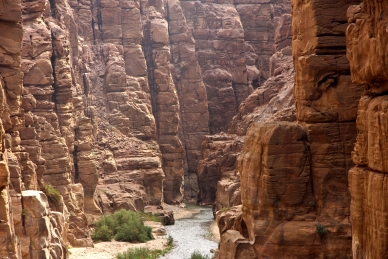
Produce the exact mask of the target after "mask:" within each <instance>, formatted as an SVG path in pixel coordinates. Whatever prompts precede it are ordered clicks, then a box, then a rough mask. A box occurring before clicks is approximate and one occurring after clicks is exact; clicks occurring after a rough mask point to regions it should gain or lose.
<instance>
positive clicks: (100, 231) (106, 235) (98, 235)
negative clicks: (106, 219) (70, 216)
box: [92, 225, 113, 241]
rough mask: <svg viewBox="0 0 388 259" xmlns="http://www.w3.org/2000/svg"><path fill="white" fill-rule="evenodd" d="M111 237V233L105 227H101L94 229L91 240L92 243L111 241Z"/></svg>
mask: <svg viewBox="0 0 388 259" xmlns="http://www.w3.org/2000/svg"><path fill="white" fill-rule="evenodd" d="M112 236H113V232H112V231H111V230H110V229H109V227H108V226H107V225H101V226H100V227H98V228H97V227H96V228H95V230H94V232H93V234H92V239H93V240H94V241H97V240H101V241H111V240H112Z"/></svg>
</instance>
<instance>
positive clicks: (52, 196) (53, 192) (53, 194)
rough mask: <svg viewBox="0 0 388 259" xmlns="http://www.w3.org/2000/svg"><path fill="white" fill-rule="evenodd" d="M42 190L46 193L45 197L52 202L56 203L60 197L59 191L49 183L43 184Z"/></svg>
mask: <svg viewBox="0 0 388 259" xmlns="http://www.w3.org/2000/svg"><path fill="white" fill-rule="evenodd" d="M42 192H43V193H44V194H46V196H47V199H48V200H49V201H50V202H52V203H53V204H58V203H59V202H60V201H61V199H62V196H61V193H60V192H59V191H58V190H57V189H55V187H54V186H52V185H51V184H45V185H43V188H42Z"/></svg>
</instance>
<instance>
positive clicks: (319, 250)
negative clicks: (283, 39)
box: [217, 0, 377, 259]
mask: <svg viewBox="0 0 388 259" xmlns="http://www.w3.org/2000/svg"><path fill="white" fill-rule="evenodd" d="M291 3H292V39H293V42H292V54H293V61H294V66H295V85H294V87H293V96H294V99H295V108H296V110H295V112H294V113H293V112H292V109H285V112H283V113H282V114H283V115H285V114H288V115H287V116H272V117H271V118H265V116H263V118H261V119H260V116H257V115H256V117H255V115H254V114H252V109H251V111H249V110H248V111H249V112H248V113H249V114H250V115H248V117H251V118H256V119H255V120H254V122H253V123H251V124H250V127H249V128H248V130H247V131H246V130H245V132H246V136H245V138H244V147H243V150H242V151H241V155H240V156H239V159H238V166H237V169H238V174H240V193H241V201H242V205H241V206H237V207H234V208H232V209H229V210H226V211H225V210H221V211H219V212H218V213H217V222H218V225H219V227H220V231H221V234H222V236H221V242H220V249H219V254H218V257H217V258H223V259H224V258H352V248H351V247H352V246H351V243H352V231H351V221H350V209H349V208H350V198H351V197H350V194H349V190H348V171H349V169H350V168H351V167H352V166H353V165H354V164H353V162H352V160H351V152H352V150H353V146H354V143H355V142H356V135H357V129H356V122H355V120H356V116H357V109H358V107H357V106H358V103H359V100H360V97H361V95H362V93H363V90H364V89H363V87H362V85H360V82H357V81H355V82H354V83H353V82H352V80H351V77H350V65H349V62H348V60H347V58H346V47H347V46H346V38H345V30H346V28H347V26H348V23H347V18H346V13H347V9H348V7H349V6H350V5H352V4H358V3H359V1H339V2H336V3H332V1H318V0H317V1H310V2H305V1H291ZM249 99H250V98H248V99H247V100H246V101H245V102H248V103H249ZM361 103H363V102H362V101H361ZM248 107H249V106H248ZM253 107H256V106H253ZM243 108H244V106H243V105H242V106H240V110H241V109H243ZM255 109H256V111H257V109H258V108H255ZM245 117H247V115H245ZM359 120H360V119H359V118H358V119H357V121H359ZM357 124H360V123H359V122H357ZM239 125H244V126H243V127H239ZM245 125H246V124H245V123H244V122H243V123H242V124H241V122H240V123H232V127H231V129H230V131H231V132H241V133H244V129H247V127H245ZM362 125H364V124H362ZM359 136H360V135H359ZM357 139H360V137H357ZM363 139H366V137H364V138H363ZM356 150H357V149H356ZM355 163H356V162H355ZM352 170H354V169H352ZM351 175H352V174H351ZM353 179H356V178H355V177H353V178H352V177H350V180H351V181H358V182H359V181H360V180H353ZM351 186H352V185H351ZM354 188H356V187H354ZM357 197H359V200H360V201H359V202H361V201H363V199H362V198H361V196H360V194H359V193H357ZM352 204H354V202H353V201H352ZM355 206H357V208H354V207H355ZM359 206H360V205H352V208H353V210H354V209H357V210H358V212H359V211H360V207H359ZM365 206H367V205H365ZM220 207H222V205H221V206H220ZM356 217H357V219H358V216H356ZM352 222H353V218H352ZM359 222H360V223H359V224H360V227H359V229H361V224H364V221H362V220H360V221H359ZM361 222H362V223H361ZM360 231H361V230H360ZM362 235H364V237H365V234H362V233H361V236H362ZM353 242H354V241H353ZM360 243H361V242H360ZM353 249H354V248H353ZM359 258H364V257H363V256H361V257H359ZM376 258H377V257H376Z"/></svg>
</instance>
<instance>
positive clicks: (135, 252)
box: [116, 236, 174, 259]
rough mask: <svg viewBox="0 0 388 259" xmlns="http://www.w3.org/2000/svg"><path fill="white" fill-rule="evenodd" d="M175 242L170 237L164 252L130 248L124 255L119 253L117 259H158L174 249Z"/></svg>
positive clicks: (144, 248)
mask: <svg viewBox="0 0 388 259" xmlns="http://www.w3.org/2000/svg"><path fill="white" fill-rule="evenodd" d="M173 243H174V240H173V238H172V237H171V236H168V239H167V244H166V248H165V249H164V250H150V249H149V248H146V247H141V248H135V249H133V248H130V249H128V250H127V251H126V252H124V253H119V254H118V255H117V257H116V258H117V259H156V258H158V257H159V256H162V255H165V254H167V253H168V252H169V251H170V250H171V249H172V247H173Z"/></svg>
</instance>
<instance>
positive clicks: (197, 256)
mask: <svg viewBox="0 0 388 259" xmlns="http://www.w3.org/2000/svg"><path fill="white" fill-rule="evenodd" d="M190 259H210V257H209V256H207V255H202V254H201V253H200V252H198V251H194V253H192V254H191V257H190Z"/></svg>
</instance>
